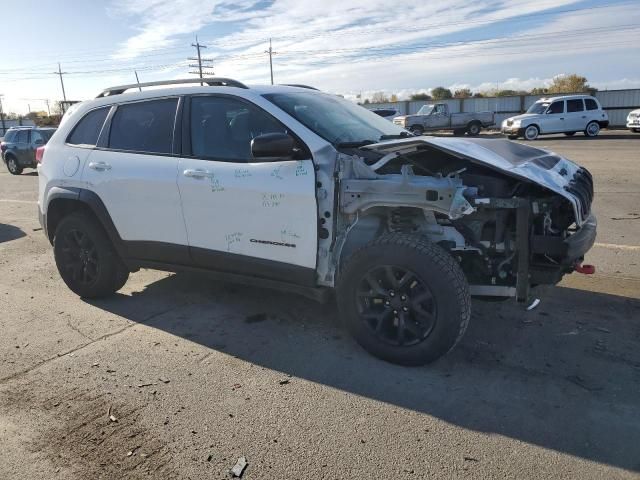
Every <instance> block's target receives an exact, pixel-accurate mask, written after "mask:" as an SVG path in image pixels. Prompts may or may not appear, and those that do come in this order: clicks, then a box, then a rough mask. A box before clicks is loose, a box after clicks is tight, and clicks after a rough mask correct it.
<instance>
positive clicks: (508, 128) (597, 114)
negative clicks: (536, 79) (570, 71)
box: [502, 95, 609, 140]
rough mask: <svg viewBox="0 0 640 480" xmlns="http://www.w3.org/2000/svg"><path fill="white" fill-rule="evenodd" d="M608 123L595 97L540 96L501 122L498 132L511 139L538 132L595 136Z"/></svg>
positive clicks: (525, 136)
mask: <svg viewBox="0 0 640 480" xmlns="http://www.w3.org/2000/svg"><path fill="white" fill-rule="evenodd" d="M608 126H609V117H608V115H607V112H605V111H604V110H603V109H602V107H601V106H600V102H598V100H597V99H596V98H595V97H591V96H589V95H564V96H561V97H550V98H541V99H540V100H538V101H537V102H535V103H534V104H533V105H531V106H530V107H529V109H528V110H527V113H523V114H522V115H516V116H515V117H511V118H507V119H506V120H505V121H503V122H502V133H503V134H505V135H507V136H508V137H509V139H511V140H513V139H516V138H518V137H523V138H524V139H525V140H535V139H536V138H538V135H546V134H550V133H564V134H565V135H567V136H569V137H571V136H573V135H575V134H576V133H577V132H583V133H584V135H585V137H597V136H598V134H599V133H600V129H601V128H606V127H608Z"/></svg>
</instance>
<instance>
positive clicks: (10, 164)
mask: <svg viewBox="0 0 640 480" xmlns="http://www.w3.org/2000/svg"><path fill="white" fill-rule="evenodd" d="M6 160H7V170H9V173H10V174H12V175H20V174H21V173H22V167H21V166H20V164H18V160H17V159H16V157H14V156H13V155H9V156H7V158H6Z"/></svg>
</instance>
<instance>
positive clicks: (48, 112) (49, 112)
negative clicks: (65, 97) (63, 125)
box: [44, 98, 51, 116]
mask: <svg viewBox="0 0 640 480" xmlns="http://www.w3.org/2000/svg"><path fill="white" fill-rule="evenodd" d="M44 103H46V104H47V115H48V116H51V109H50V108H49V99H48V98H45V100H44Z"/></svg>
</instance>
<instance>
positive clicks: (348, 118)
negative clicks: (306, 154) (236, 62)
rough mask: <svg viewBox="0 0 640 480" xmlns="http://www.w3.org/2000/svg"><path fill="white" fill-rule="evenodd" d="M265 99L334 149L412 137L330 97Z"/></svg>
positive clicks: (278, 95) (273, 95)
mask: <svg viewBox="0 0 640 480" xmlns="http://www.w3.org/2000/svg"><path fill="white" fill-rule="evenodd" d="M264 97H265V98H266V99H267V100H269V101H270V102H271V103H273V104H275V105H276V106H277V107H279V108H280V109H282V110H284V111H285V112H287V113H288V114H289V115H291V116H292V117H293V118H295V119H296V120H298V121H299V122H300V123H302V124H303V125H304V126H305V127H307V128H308V129H310V130H312V131H313V132H314V133H316V134H318V135H320V136H321V137H322V138H324V139H325V140H326V141H328V142H330V143H332V144H333V145H341V144H343V145H344V144H347V143H354V144H357V143H375V142H378V141H380V140H382V139H385V138H389V137H400V136H407V135H409V133H408V132H407V131H406V130H405V129H404V128H401V127H398V126H397V125H394V124H393V123H391V122H389V121H388V120H385V119H384V118H382V117H380V116H379V115H376V114H375V113H373V112H371V111H369V110H367V109H366V108H364V107H361V106H360V105H356V104H355V103H353V102H350V101H349V100H345V99H343V98H341V97H336V96H333V95H328V94H326V93H318V92H308V93H307V92H295V93H271V94H267V95H264Z"/></svg>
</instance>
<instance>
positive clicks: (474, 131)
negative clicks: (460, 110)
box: [467, 122, 482, 137]
mask: <svg viewBox="0 0 640 480" xmlns="http://www.w3.org/2000/svg"><path fill="white" fill-rule="evenodd" d="M480 130H482V125H480V124H479V123H478V122H472V123H470V124H469V126H468V127H467V133H468V134H469V136H471V137H477V136H478V135H480Z"/></svg>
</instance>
